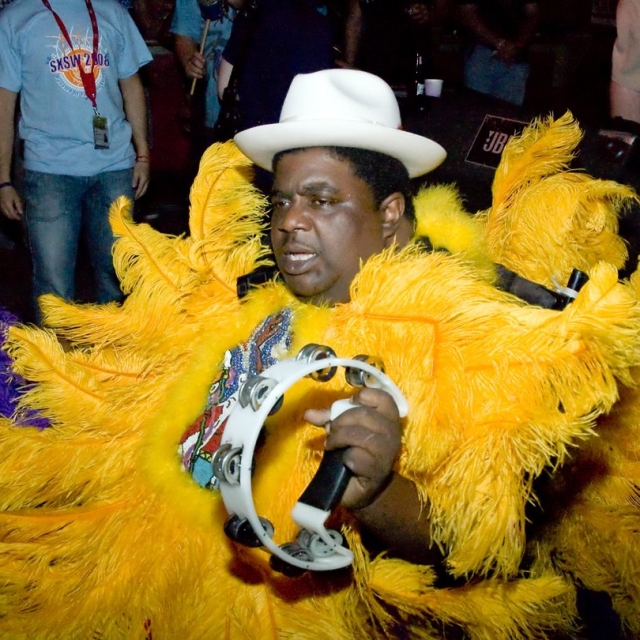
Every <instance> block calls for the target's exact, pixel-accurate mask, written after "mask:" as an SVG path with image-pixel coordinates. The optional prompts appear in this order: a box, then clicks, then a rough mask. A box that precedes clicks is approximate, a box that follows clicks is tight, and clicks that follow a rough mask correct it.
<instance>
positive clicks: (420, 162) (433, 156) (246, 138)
mask: <svg viewBox="0 0 640 640" xmlns="http://www.w3.org/2000/svg"><path fill="white" fill-rule="evenodd" d="M234 140H235V142H236V144H237V145H238V147H239V148H240V150H241V151H242V152H243V153H244V154H245V155H246V156H247V157H248V158H249V159H251V160H252V161H253V162H255V164H257V165H258V166H259V167H262V168H263V169H267V170H268V171H272V170H273V167H272V163H273V156H274V155H276V154H277V153H279V152H280V151H287V150H289V149H298V148H306V147H327V146H333V147H355V148H357V149H367V150H369V151H378V152H380V153H385V154H387V155H389V156H391V157H393V158H397V159H398V160H400V162H402V164H403V165H404V166H405V167H406V168H407V171H408V172H409V176H410V177H411V178H414V177H415V176H420V175H422V174H424V173H428V172H429V171H432V170H433V169H435V168H436V167H437V166H438V165H439V164H440V163H441V162H442V161H443V160H444V159H445V157H446V155H447V154H446V152H445V150H444V149H443V148H442V147H441V146H440V145H439V144H438V143H437V142H434V141H433V140H429V138H425V137H423V136H419V135H417V134H415V133H409V132H408V131H403V130H402V121H401V119H400V109H399V107H398V102H397V100H396V97H395V95H394V93H393V90H392V89H391V87H390V86H389V85H388V84H387V83H386V82H385V81H384V80H382V79H381V78H379V77H378V76H374V75H372V74H370V73H366V72H364V71H356V70H354V69H326V70H325V71H317V72H315V73H305V74H300V75H297V76H296V77H295V78H294V79H293V81H292V83H291V86H290V87H289V91H288V93H287V97H286V98H285V100H284V104H283V105H282V112H281V113H280V122H278V123H276V124H265V125H260V126H258V127H253V128H251V129H246V130H245V131H241V132H240V133H238V134H237V135H236V136H235V138H234Z"/></svg>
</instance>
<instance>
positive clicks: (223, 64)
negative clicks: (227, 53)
mask: <svg viewBox="0 0 640 640" xmlns="http://www.w3.org/2000/svg"><path fill="white" fill-rule="evenodd" d="M232 71H233V65H232V64H231V63H230V62H229V61H228V60H227V59H226V58H225V57H224V56H223V57H222V59H221V60H220V66H219V67H218V100H220V101H222V96H223V95H224V90H225V89H226V88H227V86H228V85H229V80H230V79H231V72H232Z"/></svg>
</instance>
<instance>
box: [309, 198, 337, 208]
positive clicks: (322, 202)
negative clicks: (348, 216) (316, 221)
mask: <svg viewBox="0 0 640 640" xmlns="http://www.w3.org/2000/svg"><path fill="white" fill-rule="evenodd" d="M311 204H312V205H313V206H314V207H329V206H331V205H332V204H335V201H334V200H331V199H330V198H313V199H312V200H311Z"/></svg>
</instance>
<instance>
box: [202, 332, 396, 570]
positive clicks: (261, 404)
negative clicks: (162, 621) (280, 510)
mask: <svg viewBox="0 0 640 640" xmlns="http://www.w3.org/2000/svg"><path fill="white" fill-rule="evenodd" d="M338 367H344V369H345V379H346V380H347V382H348V383H349V384H350V385H351V386H354V387H370V388H376V389H382V390H384V391H386V392H387V393H388V394H389V395H390V396H391V397H392V398H393V400H394V401H395V403H396V405H397V407H398V412H399V414H400V417H401V418H402V417H404V416H406V415H407V411H408V406H407V401H406V400H405V398H404V396H403V395H402V393H401V392H400V390H399V389H398V387H397V386H396V385H395V384H394V383H393V382H392V381H391V380H390V378H389V377H388V376H387V375H386V374H385V373H384V365H383V363H382V362H381V361H380V360H379V359H377V358H373V357H370V356H364V355H360V356H356V357H355V358H352V359H345V358H338V357H337V356H336V354H335V353H334V352H333V350H332V349H330V348H329V347H323V346H320V345H315V344H309V345H307V346H306V347H304V348H303V349H302V350H301V351H300V352H299V353H298V355H297V356H296V357H295V358H290V359H287V360H282V361H281V362H278V363H277V364H275V365H273V366H271V367H269V368H268V369H265V371H263V372H262V373H261V374H260V375H257V376H252V377H250V378H248V379H247V380H246V381H245V382H244V383H243V385H242V386H241V387H240V389H239V397H238V402H237V403H236V405H235V406H234V408H233V409H232V411H231V413H230V414H229V418H228V421H227V424H226V426H225V430H224V435H223V436H222V440H221V443H220V447H219V449H218V450H217V451H216V453H215V454H214V456H213V458H212V461H211V464H212V467H213V472H214V474H215V476H216V478H217V479H218V480H219V481H220V492H221V494H222V499H223V501H224V504H225V507H226V509H227V511H228V512H229V514H230V516H229V518H228V519H227V521H226V523H225V527H224V529H225V533H226V534H227V536H229V537H230V538H231V539H232V540H234V541H235V542H238V543H240V544H243V545H245V546H249V547H265V548H266V549H267V550H268V551H270V552H271V554H272V556H271V566H272V568H273V569H275V570H277V571H280V572H281V573H284V574H286V575H290V576H294V575H298V574H299V573H302V572H304V571H309V570H311V571H331V570H335V569H342V568H344V567H347V566H349V565H350V564H351V562H352V560H353V553H352V552H351V551H350V550H349V549H348V548H346V547H345V546H344V544H343V538H342V535H341V534H340V533H339V532H338V531H334V530H327V529H326V528H325V522H326V520H327V518H328V517H329V515H330V514H331V512H332V511H333V509H334V508H335V507H336V506H337V505H338V504H339V502H340V499H341V498H342V494H343V493H344V491H345V489H346V487H347V484H348V482H349V479H350V477H351V472H350V471H349V469H348V468H347V467H345V465H344V464H343V463H342V455H343V450H334V451H326V452H325V453H324V456H323V458H322V461H321V463H320V466H319V467H318V470H317V472H316V474H315V476H314V477H313V479H312V481H311V483H310V484H309V486H308V487H307V488H306V489H305V491H304V492H303V494H302V496H300V498H299V500H298V502H297V503H296V504H295V506H294V507H293V509H292V511H291V517H292V519H293V521H294V522H295V523H296V524H297V525H298V526H299V527H300V532H299V533H298V535H297V538H296V540H295V541H291V542H288V543H285V544H282V545H277V544H276V543H275V542H274V540H273V534H274V527H273V525H272V524H271V523H270V522H269V521H268V520H267V519H266V518H261V517H260V516H258V514H257V513H256V509H255V506H254V503H253V494H252V488H251V478H252V473H251V471H252V466H253V456H254V451H255V446H256V442H257V440H258V437H259V435H260V431H261V430H262V427H263V425H264V422H265V420H266V418H267V416H269V415H270V414H273V413H275V412H276V411H278V410H279V409H280V407H281V406H282V402H283V399H284V393H285V392H286V391H287V390H288V389H289V388H290V387H291V386H293V385H294V384H295V383H296V382H298V381H299V380H301V379H303V378H305V377H310V378H312V379H314V380H316V381H319V382H326V381H328V380H330V379H331V378H333V376H334V375H335V373H336V371H337V368H338ZM353 407H354V404H353V403H352V402H351V400H350V399H349V398H346V399H343V400H337V401H336V402H334V403H333V405H332V406H331V419H332V420H334V419H335V418H337V417H338V416H339V415H340V414H341V413H343V412H344V411H346V410H348V409H352V408H353Z"/></svg>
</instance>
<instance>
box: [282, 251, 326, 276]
mask: <svg viewBox="0 0 640 640" xmlns="http://www.w3.org/2000/svg"><path fill="white" fill-rule="evenodd" d="M316 255H317V254H316V253H313V252H311V251H284V252H283V253H282V254H281V258H280V260H279V262H280V264H279V267H280V269H281V270H282V271H284V272H285V273H288V274H291V275H299V274H301V273H304V272H305V271H306V269H307V268H308V266H309V265H310V264H311V262H312V261H313V259H314V258H315V257H316Z"/></svg>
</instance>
